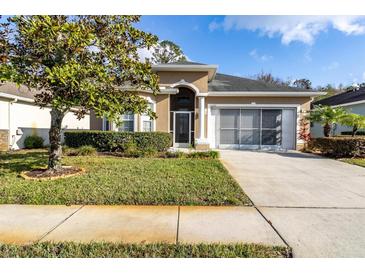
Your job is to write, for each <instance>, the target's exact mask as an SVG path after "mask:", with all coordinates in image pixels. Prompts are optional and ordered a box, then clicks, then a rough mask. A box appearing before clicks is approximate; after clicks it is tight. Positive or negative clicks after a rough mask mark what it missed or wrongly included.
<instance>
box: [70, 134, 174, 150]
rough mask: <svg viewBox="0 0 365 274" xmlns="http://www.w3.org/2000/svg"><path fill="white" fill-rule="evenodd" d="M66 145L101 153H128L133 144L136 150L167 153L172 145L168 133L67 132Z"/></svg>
mask: <svg viewBox="0 0 365 274" xmlns="http://www.w3.org/2000/svg"><path fill="white" fill-rule="evenodd" d="M64 136H65V144H66V145H67V146H69V147H81V146H85V145H88V146H92V147H95V148H96V149H97V150H99V151H109V152H114V151H122V152H124V151H127V150H128V149H129V150H130V148H129V147H130V146H133V145H131V144H134V145H135V147H136V150H140V151H144V150H146V149H148V150H151V149H154V150H156V151H159V152H161V151H166V150H167V149H168V148H169V147H170V146H171V144H172V140H171V134H169V133H166V132H116V131H96V130H88V131H66V132H65V133H64Z"/></svg>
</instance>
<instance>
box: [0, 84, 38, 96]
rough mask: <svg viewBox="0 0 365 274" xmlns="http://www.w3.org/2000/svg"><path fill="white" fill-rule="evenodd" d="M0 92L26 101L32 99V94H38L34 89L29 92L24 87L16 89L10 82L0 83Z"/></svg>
mask: <svg viewBox="0 0 365 274" xmlns="http://www.w3.org/2000/svg"><path fill="white" fill-rule="evenodd" d="M0 92H2V93H6V94H10V95H15V96H18V97H23V98H28V99H34V94H36V93H40V91H36V90H34V89H32V90H29V89H28V88H27V87H26V86H24V85H21V86H20V87H17V85H16V84H14V83H10V82H6V83H1V84H0Z"/></svg>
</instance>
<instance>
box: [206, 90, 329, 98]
mask: <svg viewBox="0 0 365 274" xmlns="http://www.w3.org/2000/svg"><path fill="white" fill-rule="evenodd" d="M318 95H326V92H317V91H227V92H226V91H222V92H216V91H213V92H212V91H209V92H208V96H211V97H225V96H240V97H252V96H256V97H263V96H265V97H308V96H310V97H313V96H318Z"/></svg>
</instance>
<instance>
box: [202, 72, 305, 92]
mask: <svg viewBox="0 0 365 274" xmlns="http://www.w3.org/2000/svg"><path fill="white" fill-rule="evenodd" d="M208 91H215V92H227V91H299V92H300V91H304V92H308V91H311V90H308V89H300V88H294V87H287V86H280V85H273V84H268V83H265V82H262V81H258V80H253V79H248V78H243V77H237V76H233V75H227V74H222V73H217V74H216V76H215V78H214V79H213V80H212V81H211V82H210V83H209V84H208Z"/></svg>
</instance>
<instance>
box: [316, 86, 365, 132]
mask: <svg viewBox="0 0 365 274" xmlns="http://www.w3.org/2000/svg"><path fill="white" fill-rule="evenodd" d="M313 105H314V106H316V105H324V106H325V105H326V106H331V107H342V108H344V109H346V110H347V111H348V112H351V113H355V114H360V115H364V116H365V87H360V88H358V89H356V88H355V89H353V90H350V91H346V92H342V93H339V94H336V95H334V96H331V97H328V98H324V99H322V100H318V101H316V102H314V103H313ZM351 130H352V129H351V128H349V127H346V126H342V125H336V126H335V127H333V129H332V131H333V132H332V134H333V135H340V134H341V132H345V131H347V132H348V131H351ZM311 134H312V136H313V137H323V128H322V126H321V125H319V124H318V123H314V124H313V126H312V127H311Z"/></svg>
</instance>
